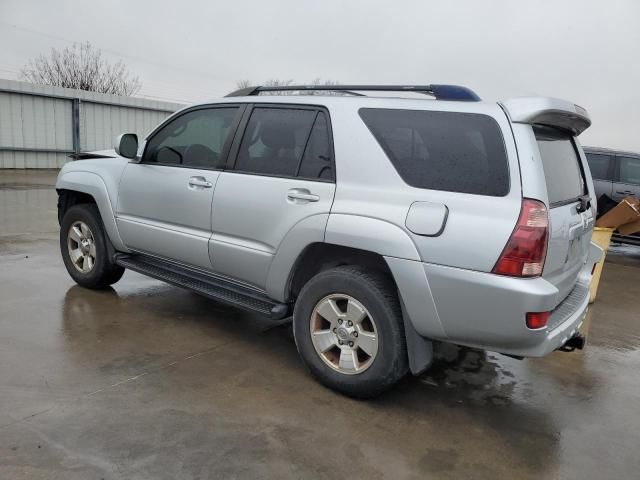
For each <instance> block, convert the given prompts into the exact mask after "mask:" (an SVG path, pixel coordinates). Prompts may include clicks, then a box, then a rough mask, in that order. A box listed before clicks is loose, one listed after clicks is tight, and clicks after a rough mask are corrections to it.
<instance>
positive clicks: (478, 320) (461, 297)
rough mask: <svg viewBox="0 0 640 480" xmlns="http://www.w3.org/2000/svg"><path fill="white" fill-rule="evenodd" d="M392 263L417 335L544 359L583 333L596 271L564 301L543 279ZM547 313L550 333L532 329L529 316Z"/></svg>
mask: <svg viewBox="0 0 640 480" xmlns="http://www.w3.org/2000/svg"><path fill="white" fill-rule="evenodd" d="M388 262H389V265H390V267H391V270H392V272H393V274H394V277H395V278H396V283H397V284H398V288H399V291H400V295H401V296H402V300H403V303H404V304H405V305H406V306H407V308H406V310H407V314H408V316H409V318H410V320H411V321H412V323H413V325H414V327H415V329H416V331H417V332H418V333H419V334H420V335H422V336H425V337H428V338H431V339H435V340H442V341H446V342H451V343H456V344H460V345H466V346H470V347H476V348H482V349H485V350H492V351H496V352H500V353H506V354H510V355H517V356H524V357H541V356H544V355H547V354H549V353H551V352H552V351H554V350H556V349H558V348H559V347H561V346H562V345H563V344H564V343H565V342H566V341H567V340H568V339H569V338H571V337H572V336H573V335H574V334H575V333H576V332H577V331H578V329H579V327H580V326H581V324H582V322H583V320H584V318H585V315H586V312H587V309H588V301H589V295H588V292H589V288H588V285H589V279H590V275H591V265H589V267H587V266H586V265H585V267H584V268H583V269H582V270H581V272H580V275H579V279H578V282H577V283H576V285H575V287H574V288H573V290H572V291H571V293H570V294H569V295H568V296H567V297H566V298H561V295H560V292H559V291H558V289H557V288H556V287H555V286H554V285H553V284H551V283H549V282H548V281H546V280H544V279H543V278H533V279H521V278H510V277H502V276H499V275H493V274H489V273H484V272H475V271H470V270H463V269H459V268H453V267H445V266H440V265H433V264H426V263H420V262H413V261H410V260H398V259H394V260H392V261H390V260H388ZM406 262H409V263H406ZM418 266H419V269H420V270H421V272H419V271H418ZM420 273H421V274H420ZM545 311H551V312H552V314H551V317H550V319H549V323H548V325H547V327H545V328H543V329H538V330H531V329H529V328H527V326H526V323H525V317H526V313H527V312H545Z"/></svg>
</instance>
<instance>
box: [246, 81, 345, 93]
mask: <svg viewBox="0 0 640 480" xmlns="http://www.w3.org/2000/svg"><path fill="white" fill-rule="evenodd" d="M293 83H294V81H293V80H292V79H290V80H281V79H278V78H271V79H269V80H266V81H264V82H263V83H262V84H261V85H264V86H265V87H288V86H290V85H292V84H293ZM252 85H253V82H252V81H251V80H238V81H237V82H236V87H237V88H238V89H241V88H247V87H250V86H252ZM307 85H329V86H331V85H340V82H337V81H335V80H322V79H321V78H320V77H316V78H315V79H313V80H312V81H311V82H309V83H308V84H307ZM318 93H319V92H318V91H315V90H305V91H304V94H305V95H317V94H318ZM322 93H323V94H325V95H344V92H331V91H323V92H322ZM299 94H300V92H296V91H293V90H285V91H281V92H269V95H299Z"/></svg>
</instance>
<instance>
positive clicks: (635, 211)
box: [596, 196, 640, 229]
mask: <svg viewBox="0 0 640 480" xmlns="http://www.w3.org/2000/svg"><path fill="white" fill-rule="evenodd" d="M637 220H640V199H638V198H636V197H634V196H629V197H625V198H624V199H622V201H621V202H620V203H619V204H618V205H616V206H615V207H613V208H612V209H611V210H609V211H608V212H607V213H605V214H604V215H603V216H601V217H600V218H599V219H598V221H597V222H596V227H606V228H618V229H619V227H620V226H622V225H625V224H627V223H631V222H635V221H637Z"/></svg>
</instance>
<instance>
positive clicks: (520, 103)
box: [499, 97, 591, 136]
mask: <svg viewBox="0 0 640 480" xmlns="http://www.w3.org/2000/svg"><path fill="white" fill-rule="evenodd" d="M499 105H500V106H501V107H502V109H503V110H504V111H505V113H506V114H507V116H508V117H509V118H510V119H511V121H512V122H514V123H528V124H530V125H547V126H550V127H556V128H561V129H563V130H569V131H570V132H571V133H573V134H574V135H576V136H577V135H580V134H581V133H582V132H584V131H585V130H586V129H587V128H589V126H590V125H591V118H589V114H588V113H587V111H586V110H585V109H584V108H582V107H581V106H579V105H575V104H573V103H571V102H567V101H566V100H560V99H558V98H550V97H520V98H511V99H509V100H505V101H503V102H500V103H499Z"/></svg>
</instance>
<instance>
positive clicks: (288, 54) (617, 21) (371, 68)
mask: <svg viewBox="0 0 640 480" xmlns="http://www.w3.org/2000/svg"><path fill="white" fill-rule="evenodd" d="M639 23H640V1H639V0H600V1H593V0H536V1H525V0H521V1H520V0H495V1H489V0H482V1H481V0H449V1H442V0H439V1H430V0H421V1H403V0H396V1H391V0H388V1H385V2H381V1H373V0H368V1H348V0H272V1H257V0H256V1H253V2H250V1H245V0H228V1H221V0H219V1H215V0H211V1H207V0H180V1H171V2H168V1H162V0H156V1H141V0H138V1H115V0H111V1H89V0H84V1H71V0H56V1H55V2H54V1H39V0H31V1H25V0H0V45H2V48H1V49H0V77H3V78H10V79H16V78H17V77H18V72H19V70H20V68H21V67H22V66H23V65H24V64H25V63H26V62H27V61H28V60H29V59H30V58H32V57H34V56H36V55H38V54H40V53H47V52H48V51H49V49H50V48H51V47H55V48H64V47H66V46H68V45H70V44H71V43H72V42H74V41H87V40H88V41H90V42H91V43H92V44H93V45H94V46H96V47H99V48H101V49H103V51H104V52H105V54H106V56H107V57H108V58H109V59H122V60H124V61H125V63H126V64H127V65H128V66H129V67H130V69H131V70H132V71H133V72H134V73H136V74H137V75H139V77H140V79H141V81H142V84H143V88H142V90H141V92H140V94H142V95H147V96H153V97H160V98H164V99H171V100H178V101H188V102H194V101H198V100H200V99H210V98H215V97H217V96H222V95H224V94H225V93H227V92H229V91H231V90H233V89H234V88H235V84H236V82H237V81H238V80H242V79H248V80H251V81H253V82H255V83H258V82H261V81H264V80H265V79H269V78H281V79H294V80H296V81H298V82H309V81H310V80H312V79H314V78H316V77H322V78H323V79H332V80H339V81H340V82H342V83H405V84H411V83H413V84H428V83H456V84H461V85H466V86H469V87H471V88H473V89H474V90H475V91H476V92H478V94H479V95H480V96H481V97H483V99H486V100H492V101H495V100H499V99H503V98H507V97H511V96H520V95H549V96H555V97H561V98H566V99H568V100H571V101H573V102H575V103H578V104H580V105H582V106H584V107H585V108H587V110H588V111H589V113H590V114H591V117H592V120H593V126H592V127H591V128H590V129H589V130H587V131H586V132H585V133H584V134H583V135H582V136H581V140H582V143H583V144H587V145H598V146H607V147H613V148H627V149H632V150H637V151H640V25H639Z"/></svg>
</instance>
